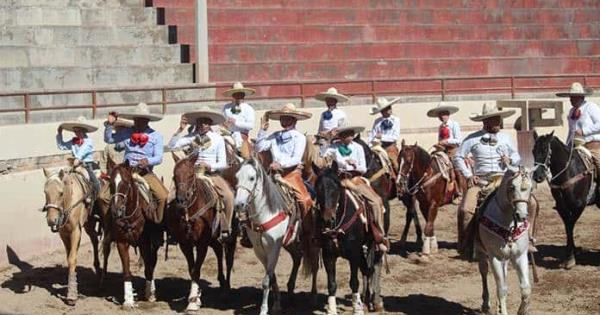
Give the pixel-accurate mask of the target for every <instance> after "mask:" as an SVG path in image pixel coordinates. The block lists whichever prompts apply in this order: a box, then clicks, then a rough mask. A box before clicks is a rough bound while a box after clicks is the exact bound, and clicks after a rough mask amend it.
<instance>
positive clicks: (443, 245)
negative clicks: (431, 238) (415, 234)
mask: <svg viewBox="0 0 600 315" xmlns="http://www.w3.org/2000/svg"><path fill="white" fill-rule="evenodd" d="M421 246H422V245H421V244H419V243H417V242H416V241H411V242H409V241H407V242H406V243H404V244H401V243H400V241H396V242H391V244H390V250H389V252H388V254H389V255H398V256H400V257H403V258H408V255H409V254H410V253H419V252H421ZM438 248H439V249H448V250H450V249H454V250H456V248H457V243H456V242H448V241H438Z"/></svg>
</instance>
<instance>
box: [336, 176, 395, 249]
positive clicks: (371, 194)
mask: <svg viewBox="0 0 600 315" xmlns="http://www.w3.org/2000/svg"><path fill="white" fill-rule="evenodd" d="M342 186H344V187H346V188H348V189H350V191H352V192H353V193H355V194H357V195H359V196H361V197H362V198H363V199H364V200H365V201H366V202H367V203H368V204H369V208H371V211H372V213H371V214H372V217H373V223H375V226H376V227H377V229H379V231H377V232H378V233H379V234H380V235H384V234H385V233H384V231H385V230H384V229H383V213H384V211H385V207H384V205H383V200H381V197H379V195H378V194H377V193H376V192H375V190H373V188H372V187H371V186H370V185H369V182H368V181H367V180H365V179H364V178H361V177H354V178H352V179H350V178H346V179H343V180H342ZM375 239H376V240H377V239H378V238H377V237H376V238H375ZM380 240H381V239H380ZM378 243H382V241H379V242H378Z"/></svg>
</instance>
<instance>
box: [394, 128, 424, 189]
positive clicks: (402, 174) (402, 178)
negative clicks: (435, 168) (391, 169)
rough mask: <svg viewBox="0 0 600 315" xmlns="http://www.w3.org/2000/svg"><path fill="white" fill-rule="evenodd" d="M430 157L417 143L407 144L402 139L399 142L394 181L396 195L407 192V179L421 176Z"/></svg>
mask: <svg viewBox="0 0 600 315" xmlns="http://www.w3.org/2000/svg"><path fill="white" fill-rule="evenodd" d="M430 162H431V157H430V156H429V154H428V153H427V152H426V151H425V150H423V149H422V148H421V147H419V145H418V144H416V143H415V144H413V145H407V144H406V143H405V142H404V140H402V142H401V143H400V153H399V154H398V165H399V170H398V180H397V182H396V191H397V192H398V196H403V195H404V194H406V193H408V192H409V190H410V188H409V187H408V185H409V181H410V180H411V178H412V180H415V178H417V179H418V178H421V177H422V176H423V173H424V172H425V169H424V168H425V167H427V166H429V163H430Z"/></svg>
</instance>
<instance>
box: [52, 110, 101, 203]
mask: <svg viewBox="0 0 600 315" xmlns="http://www.w3.org/2000/svg"><path fill="white" fill-rule="evenodd" d="M63 130H68V131H71V132H73V133H75V137H73V138H72V139H71V140H68V141H64V139H63V134H62V131H63ZM96 130H98V127H96V126H92V125H90V124H89V123H87V120H86V119H85V117H79V118H78V119H77V121H74V122H64V123H62V124H60V126H58V132H57V134H56V145H57V146H58V148H59V149H60V150H65V151H66V150H69V151H71V153H72V154H73V167H77V166H80V165H81V166H83V167H84V168H85V170H86V171H87V173H88V177H89V180H90V183H91V184H92V186H91V187H92V190H93V191H92V196H97V195H98V192H99V191H100V181H99V180H98V178H97V177H96V175H95V174H94V170H95V169H99V166H98V163H96V162H95V161H94V143H93V142H92V139H91V138H90V137H88V135H87V134H88V133H89V132H94V131H96ZM90 201H91V198H90Z"/></svg>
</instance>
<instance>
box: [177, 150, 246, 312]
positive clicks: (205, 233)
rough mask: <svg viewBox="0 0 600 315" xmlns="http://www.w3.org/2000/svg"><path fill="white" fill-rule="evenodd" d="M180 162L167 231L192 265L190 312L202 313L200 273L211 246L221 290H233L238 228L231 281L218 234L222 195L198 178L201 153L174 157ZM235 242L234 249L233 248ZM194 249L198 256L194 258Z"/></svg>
mask: <svg viewBox="0 0 600 315" xmlns="http://www.w3.org/2000/svg"><path fill="white" fill-rule="evenodd" d="M173 158H174V160H175V162H176V164H175V169H174V170H173V174H174V175H173V180H174V182H175V190H176V197H175V200H173V202H172V203H171V204H170V205H169V211H167V213H166V222H167V228H168V229H169V232H170V233H171V235H173V236H174V237H175V239H176V240H177V242H178V243H179V247H180V248H181V251H182V252H183V255H184V256H185V258H186V260H187V263H188V271H189V274H190V277H191V280H192V284H191V289H190V294H189V297H188V306H187V308H186V311H187V312H193V311H198V310H199V309H200V306H201V300H200V295H201V292H200V271H201V269H202V264H203V263H204V259H205V258H206V253H207V250H208V247H209V246H210V247H212V248H213V250H214V252H215V255H216V256H217V268H218V279H219V284H220V286H221V288H224V289H229V288H230V279H231V270H232V268H233V257H234V255H233V254H234V252H235V238H236V236H237V228H236V225H233V224H232V228H233V230H232V237H231V238H230V240H229V241H228V242H227V243H226V244H225V245H226V246H225V251H226V252H227V253H228V255H227V259H226V260H227V261H226V264H227V278H225V276H224V274H223V248H224V246H223V244H221V243H220V242H219V241H217V238H216V237H215V233H217V232H218V231H217V230H216V228H215V225H216V224H218V218H217V210H216V204H217V202H218V196H214V197H212V198H211V195H213V192H212V191H211V189H210V187H209V186H208V184H207V183H206V182H205V181H203V180H200V179H198V178H196V172H195V169H194V165H195V164H196V160H197V159H198V153H194V154H191V155H189V156H188V157H186V158H183V159H179V158H178V157H177V156H176V155H173ZM230 243H233V246H229V244H230ZM194 248H195V249H196V255H195V257H194Z"/></svg>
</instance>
